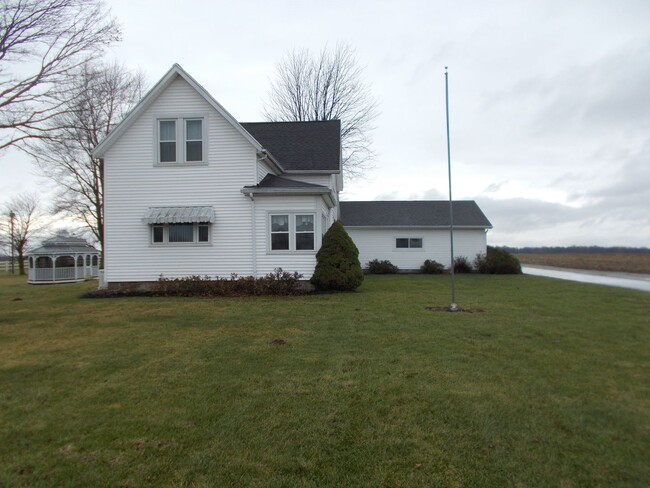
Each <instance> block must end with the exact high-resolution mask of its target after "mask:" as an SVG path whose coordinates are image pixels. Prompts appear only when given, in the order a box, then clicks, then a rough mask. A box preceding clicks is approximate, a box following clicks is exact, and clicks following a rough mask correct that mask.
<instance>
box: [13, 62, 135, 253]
mask: <svg viewBox="0 0 650 488" xmlns="http://www.w3.org/2000/svg"><path fill="white" fill-rule="evenodd" d="M143 86H144V81H143V76H142V75H141V74H140V73H135V74H134V73H131V72H130V71H128V70H127V69H126V68H124V67H123V66H121V65H119V64H111V65H101V64H92V63H88V64H85V65H83V66H82V67H80V68H78V69H77V71H76V72H75V76H74V77H73V78H72V79H71V81H70V86H68V87H67V88H66V89H67V90H69V91H70V93H73V95H74V96H73V97H72V99H71V100H70V101H69V102H67V103H66V104H65V108H66V109H65V112H64V113H62V114H59V115H58V116H57V117H54V118H53V119H52V121H51V122H50V123H51V124H52V129H51V133H52V135H53V137H51V138H48V139H43V140H39V141H35V142H30V143H28V144H27V145H26V149H25V150H26V151H27V152H28V153H30V154H31V155H32V157H33V158H34V160H35V161H36V163H37V164H38V166H39V168H40V169H41V172H42V174H43V175H44V176H46V177H47V178H49V179H51V180H52V181H53V182H54V183H55V184H56V185H57V188H58V189H57V193H56V194H55V196H54V212H55V213H60V214H63V215H67V216H69V217H72V218H73V219H75V220H77V221H81V222H83V223H84V224H85V227H86V228H87V229H88V230H89V231H91V232H92V234H93V236H94V237H95V239H96V240H97V241H98V242H99V243H100V245H101V248H102V252H103V249H104V212H103V208H104V161H103V160H102V159H98V158H94V157H93V156H92V150H93V149H94V148H95V146H96V145H97V144H98V143H99V142H100V141H101V140H102V139H103V138H104V137H106V135H107V134H108V132H109V131H110V130H111V129H112V128H113V127H114V126H115V125H116V124H117V123H119V122H120V121H121V120H122V119H123V118H124V117H125V115H126V114H127V112H128V111H129V110H130V109H131V108H132V107H133V106H134V105H135V104H136V103H137V102H138V101H139V100H140V98H141V96H142V91H143Z"/></svg>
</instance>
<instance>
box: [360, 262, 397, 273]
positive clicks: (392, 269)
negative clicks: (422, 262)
mask: <svg viewBox="0 0 650 488" xmlns="http://www.w3.org/2000/svg"><path fill="white" fill-rule="evenodd" d="M366 271H367V272H368V273H369V274H395V273H399V268H398V267H397V266H395V265H394V264H393V263H391V262H390V261H388V260H387V259H386V260H384V261H380V260H379V259H373V260H372V261H368V264H367V265H366Z"/></svg>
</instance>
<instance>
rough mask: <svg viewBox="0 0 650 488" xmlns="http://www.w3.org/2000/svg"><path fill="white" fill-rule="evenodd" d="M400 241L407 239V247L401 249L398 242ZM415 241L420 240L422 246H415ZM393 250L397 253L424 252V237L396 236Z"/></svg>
mask: <svg viewBox="0 0 650 488" xmlns="http://www.w3.org/2000/svg"><path fill="white" fill-rule="evenodd" d="M400 239H406V241H407V246H406V247H399V246H398V245H397V241H398V240H400ZM413 240H419V241H420V246H413V245H412V243H411V241H413ZM393 248H394V250H395V251H411V252H413V251H422V250H424V237H421V236H417V237H416V236H394V241H393Z"/></svg>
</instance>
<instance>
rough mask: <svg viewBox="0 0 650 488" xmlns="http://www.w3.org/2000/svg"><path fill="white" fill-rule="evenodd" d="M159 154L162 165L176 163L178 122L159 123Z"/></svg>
mask: <svg viewBox="0 0 650 488" xmlns="http://www.w3.org/2000/svg"><path fill="white" fill-rule="evenodd" d="M158 154H159V158H160V162H161V163H175V162H176V121H175V120H159V121H158Z"/></svg>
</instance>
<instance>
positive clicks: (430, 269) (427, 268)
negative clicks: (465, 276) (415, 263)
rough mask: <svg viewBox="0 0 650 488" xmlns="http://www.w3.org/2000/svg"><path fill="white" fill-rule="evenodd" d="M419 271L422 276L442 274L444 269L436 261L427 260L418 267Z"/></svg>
mask: <svg viewBox="0 0 650 488" xmlns="http://www.w3.org/2000/svg"><path fill="white" fill-rule="evenodd" d="M420 271H421V272H422V273H424V274H444V272H445V267H444V266H443V265H442V264H440V263H439V262H438V261H434V260H433V259H427V260H426V261H425V262H424V264H422V266H420Z"/></svg>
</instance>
